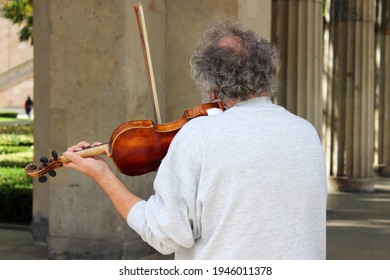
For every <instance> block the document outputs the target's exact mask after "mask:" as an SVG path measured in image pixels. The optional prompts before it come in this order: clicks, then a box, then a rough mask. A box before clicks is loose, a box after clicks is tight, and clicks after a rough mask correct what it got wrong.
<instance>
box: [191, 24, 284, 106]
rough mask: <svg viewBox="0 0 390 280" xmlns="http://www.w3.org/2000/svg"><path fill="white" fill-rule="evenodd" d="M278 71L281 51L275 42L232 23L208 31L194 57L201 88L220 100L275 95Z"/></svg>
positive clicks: (194, 70) (192, 67)
mask: <svg viewBox="0 0 390 280" xmlns="http://www.w3.org/2000/svg"><path fill="white" fill-rule="evenodd" d="M278 69H279V56H278V50H277V49H276V47H275V46H274V45H273V44H272V43H270V42H268V41H266V40H264V39H262V38H259V37H256V36H255V34H254V33H253V32H251V31H247V30H243V29H242V28H241V26H240V25H239V24H238V23H231V22H228V21H220V22H218V23H215V24H214V25H213V26H211V27H210V28H209V29H207V30H206V31H205V33H204V34H203V37H202V38H201V40H200V42H199V45H198V47H197V49H196V50H195V51H194V53H193V55H192V57H191V70H192V74H193V78H194V80H195V82H196V83H197V85H198V86H199V88H200V89H201V90H202V91H203V93H205V94H207V95H208V94H212V93H213V94H214V95H215V96H216V97H217V98H218V99H220V100H228V99H231V100H246V99H248V98H252V97H255V96H264V95H266V96H272V95H273V94H274V93H275V92H276V89H277V86H278V80H277V73H278Z"/></svg>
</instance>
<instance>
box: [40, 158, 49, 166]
mask: <svg viewBox="0 0 390 280" xmlns="http://www.w3.org/2000/svg"><path fill="white" fill-rule="evenodd" d="M39 160H40V162H41V163H42V164H43V166H46V165H47V163H48V162H49V160H48V159H47V157H45V156H43V157H41V158H40V159H39Z"/></svg>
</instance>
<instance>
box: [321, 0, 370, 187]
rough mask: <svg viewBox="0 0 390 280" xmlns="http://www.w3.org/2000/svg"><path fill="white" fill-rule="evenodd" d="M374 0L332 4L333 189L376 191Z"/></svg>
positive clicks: (331, 180)
mask: <svg viewBox="0 0 390 280" xmlns="http://www.w3.org/2000/svg"><path fill="white" fill-rule="evenodd" d="M374 23H375V0H357V1H355V0H348V1H347V0H345V1H341V0H336V1H332V5H331V24H332V25H333V27H332V31H331V33H332V35H331V39H330V40H331V44H332V47H333V60H332V62H333V65H332V69H333V72H332V73H331V76H332V77H331V78H332V79H331V80H332V82H331V86H330V95H329V96H328V99H329V100H330V102H332V107H331V122H330V124H329V125H330V126H331V128H330V129H331V130H332V135H331V139H330V141H331V142H330V147H331V159H330V160H331V163H330V168H331V170H330V175H331V178H330V180H329V182H330V184H329V185H330V188H331V189H335V190H341V191H373V184H372V180H371V178H372V176H373V157H374V129H373V128H374V75H375V71H374V42H375V40H374Z"/></svg>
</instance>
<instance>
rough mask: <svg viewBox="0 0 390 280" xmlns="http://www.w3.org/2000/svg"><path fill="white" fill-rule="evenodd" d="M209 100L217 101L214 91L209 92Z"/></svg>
mask: <svg viewBox="0 0 390 280" xmlns="http://www.w3.org/2000/svg"><path fill="white" fill-rule="evenodd" d="M210 98H211V100H212V101H215V100H217V99H218V98H217V93H216V92H215V91H213V92H211V93H210Z"/></svg>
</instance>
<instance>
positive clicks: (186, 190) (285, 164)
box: [127, 97, 327, 260]
mask: <svg viewBox="0 0 390 280" xmlns="http://www.w3.org/2000/svg"><path fill="white" fill-rule="evenodd" d="M154 188H155V195H153V196H151V197H150V198H149V199H148V201H141V202H139V203H137V204H136V205H135V206H134V207H133V208H132V209H131V211H130V212H129V214H128V217H127V221H128V224H129V226H130V227H132V228H133V229H134V230H135V231H136V232H137V233H138V234H140V236H141V237H142V238H143V240H144V241H146V242H148V243H149V244H150V245H151V246H153V247H154V248H155V249H157V250H158V251H160V252H161V253H163V254H170V253H173V252H174V253H175V258H176V259H254V260H255V259H272V260H276V259H325V253H326V237H325V233H326V200H327V192H326V171H325V160H324V155H323V150H322V146H321V143H320V140H319V138H318V135H317V133H316V130H315V129H314V128H313V126H312V125H311V124H310V123H309V122H307V121H306V120H304V119H302V118H300V117H297V116H295V115H293V114H291V113H289V112H288V111H286V110H285V109H284V108H282V107H280V106H277V105H274V104H272V102H271V101H270V100H269V99H268V98H266V97H258V98H253V99H250V100H247V101H244V102H240V103H238V104H236V105H235V106H234V107H232V108H231V109H229V110H227V111H225V112H224V113H222V114H219V115H215V116H208V117H199V118H196V119H194V120H191V121H190V122H188V123H187V124H186V125H185V126H184V127H183V128H182V129H181V130H180V131H179V133H178V134H177V135H176V137H175V138H174V140H173V141H172V143H171V146H170V148H169V151H168V154H167V156H166V157H165V158H164V160H163V161H162V163H161V166H160V168H159V170H158V173H157V176H156V179H155V182H154Z"/></svg>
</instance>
